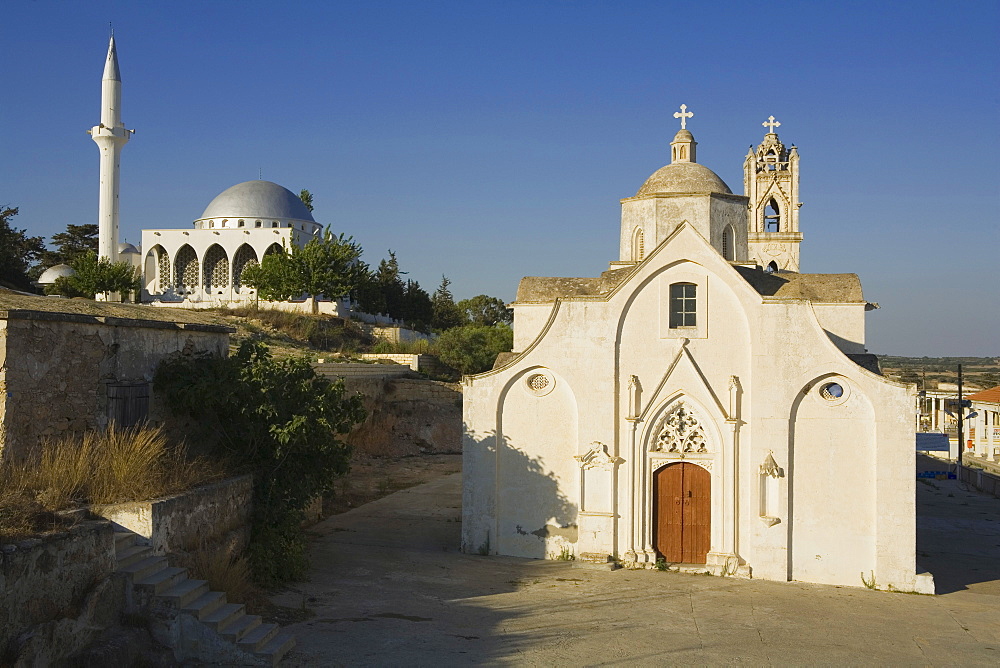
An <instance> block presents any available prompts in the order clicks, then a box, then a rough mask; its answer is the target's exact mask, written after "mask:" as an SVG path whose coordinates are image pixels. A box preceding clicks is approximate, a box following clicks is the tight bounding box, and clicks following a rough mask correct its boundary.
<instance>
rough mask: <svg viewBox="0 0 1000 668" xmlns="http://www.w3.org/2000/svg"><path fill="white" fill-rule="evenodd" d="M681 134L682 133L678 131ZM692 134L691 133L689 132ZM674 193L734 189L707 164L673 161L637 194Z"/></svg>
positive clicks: (728, 191)
mask: <svg viewBox="0 0 1000 668" xmlns="http://www.w3.org/2000/svg"><path fill="white" fill-rule="evenodd" d="M685 132H686V131H685ZM678 134H680V133H678ZM688 134H690V133H688ZM674 193H725V194H727V195H731V194H732V193H733V191H732V190H730V189H729V186H727V185H726V182H725V181H723V180H722V179H721V178H719V175H718V174H716V173H715V172H713V171H712V170H711V169H709V168H708V167H706V166H705V165H700V164H698V163H697V162H673V163H670V164H669V165H666V166H665V167H660V168H659V169H658V170H656V171H655V172H653V175H652V176H650V177H649V178H648V179H646V182H645V183H643V184H642V187H641V188H639V192H637V193H636V196H637V197H639V196H642V195H661V194H674Z"/></svg>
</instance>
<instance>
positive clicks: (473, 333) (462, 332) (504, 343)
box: [434, 325, 514, 374]
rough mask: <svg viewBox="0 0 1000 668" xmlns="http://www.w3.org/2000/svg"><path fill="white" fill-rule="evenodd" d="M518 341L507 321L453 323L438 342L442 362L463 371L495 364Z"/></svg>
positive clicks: (436, 347) (479, 370) (489, 366)
mask: <svg viewBox="0 0 1000 668" xmlns="http://www.w3.org/2000/svg"><path fill="white" fill-rule="evenodd" d="M513 345H514V331H513V330H512V329H511V328H510V327H507V326H506V325H496V326H493V327H486V326H483V325H465V326H462V327H453V328H452V329H449V330H447V331H445V332H443V333H442V334H441V336H440V337H439V338H438V339H437V341H435V342H434V350H435V351H436V352H437V356H438V357H439V358H440V359H441V361H442V362H444V363H445V364H447V365H448V366H450V367H452V368H454V369H457V370H458V371H460V372H461V373H463V374H470V373H482V372H483V371H488V370H489V369H491V368H492V367H493V362H494V361H495V360H496V358H497V355H498V354H500V353H503V352H509V351H510V349H511V348H512V347H513Z"/></svg>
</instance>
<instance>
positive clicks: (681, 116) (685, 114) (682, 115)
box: [674, 104, 774, 130]
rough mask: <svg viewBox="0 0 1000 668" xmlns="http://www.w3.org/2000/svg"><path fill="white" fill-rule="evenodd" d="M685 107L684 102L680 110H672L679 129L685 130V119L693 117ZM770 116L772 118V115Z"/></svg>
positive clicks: (691, 112)
mask: <svg viewBox="0 0 1000 668" xmlns="http://www.w3.org/2000/svg"><path fill="white" fill-rule="evenodd" d="M687 108H688V106H687V105H686V104H682V105H681V110H680V111H675V112H674V118H679V119H681V130H687V119H689V118H693V117H694V112H693V111H688V110H687ZM771 118H774V116H772V117H771Z"/></svg>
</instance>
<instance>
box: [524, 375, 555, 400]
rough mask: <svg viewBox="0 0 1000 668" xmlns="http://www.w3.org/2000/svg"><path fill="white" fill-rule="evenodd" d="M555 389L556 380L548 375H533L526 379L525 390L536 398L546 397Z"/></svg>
mask: <svg viewBox="0 0 1000 668" xmlns="http://www.w3.org/2000/svg"><path fill="white" fill-rule="evenodd" d="M554 387H555V379H554V378H552V376H550V375H549V374H547V373H538V372H535V373H531V374H528V377H527V378H525V379H524V389H526V390H527V391H528V392H529V393H530V394H533V395H535V396H536V397H544V396H545V395H546V394H548V393H549V392H551V391H552V390H553V388H554Z"/></svg>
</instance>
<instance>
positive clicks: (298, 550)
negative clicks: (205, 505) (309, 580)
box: [154, 341, 365, 584]
mask: <svg viewBox="0 0 1000 668" xmlns="http://www.w3.org/2000/svg"><path fill="white" fill-rule="evenodd" d="M154 387H155V389H156V391H157V392H162V393H163V395H162V396H164V397H165V398H166V401H167V403H168V405H169V406H170V407H171V408H172V409H173V410H174V411H175V412H176V413H178V414H180V415H185V416H188V417H190V418H193V419H192V420H191V421H190V422H189V424H190V425H191V427H192V428H194V429H197V430H198V432H197V433H196V434H193V436H194V437H195V439H193V440H196V441H197V442H198V443H200V444H202V445H203V446H207V447H210V448H212V449H214V450H215V451H216V453H217V454H219V455H221V456H222V457H224V458H225V459H227V460H229V461H231V462H233V463H234V464H235V465H236V466H237V467H238V468H241V469H243V470H247V471H249V472H251V473H253V482H254V499H253V516H252V518H253V522H252V529H251V531H252V534H251V539H250V562H251V564H252V565H253V568H254V575H255V577H256V578H257V579H258V580H259V581H261V582H263V583H264V584H277V583H279V582H283V581H287V580H291V579H295V578H297V577H300V576H302V575H304V574H305V570H306V567H307V559H306V537H305V532H304V530H303V529H302V520H303V518H304V510H305V508H306V506H307V505H308V504H309V503H310V502H311V501H312V500H313V499H315V498H316V497H317V496H319V495H321V494H324V493H327V492H329V491H331V490H332V489H333V483H334V481H335V480H336V478H337V477H338V476H342V475H344V474H345V473H347V470H348V468H349V467H350V455H351V449H350V446H349V445H348V444H347V443H346V442H345V441H344V438H343V436H344V435H345V434H347V433H348V432H349V431H350V430H351V428H352V427H353V426H354V425H355V424H357V423H359V422H361V421H362V420H364V418H365V411H364V409H363V408H362V402H361V395H360V394H355V395H353V396H347V395H346V392H345V391H344V383H343V381H342V380H338V381H336V382H334V383H331V382H330V381H328V380H327V379H325V378H323V377H321V376H318V375H317V374H316V372H315V371H314V370H313V368H312V366H311V365H310V364H309V361H308V360H307V359H305V358H290V359H283V360H275V359H273V358H272V357H271V354H270V353H269V352H268V350H267V348H266V347H265V346H264V345H263V344H261V343H259V342H251V341H244V342H243V343H241V344H240V347H239V349H238V350H237V351H236V353H235V354H233V355H232V356H230V357H215V356H208V355H206V356H190V355H189V356H184V355H179V356H177V357H173V358H171V359H168V360H165V361H164V362H163V363H161V365H160V367H159V368H158V369H157V372H156V377H155V379H154Z"/></svg>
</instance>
